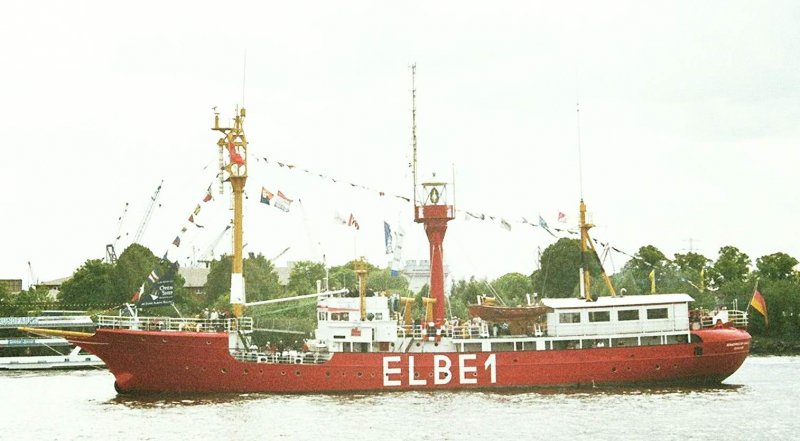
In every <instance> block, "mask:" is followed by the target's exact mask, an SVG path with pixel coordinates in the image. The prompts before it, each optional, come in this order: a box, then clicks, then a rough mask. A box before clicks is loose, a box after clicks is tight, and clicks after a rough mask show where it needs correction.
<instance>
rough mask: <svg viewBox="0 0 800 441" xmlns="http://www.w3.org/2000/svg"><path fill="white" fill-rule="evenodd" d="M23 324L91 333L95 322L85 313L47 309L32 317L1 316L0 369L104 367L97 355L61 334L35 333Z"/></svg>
mask: <svg viewBox="0 0 800 441" xmlns="http://www.w3.org/2000/svg"><path fill="white" fill-rule="evenodd" d="M21 326H27V327H36V328H41V329H49V330H55V329H58V330H66V331H73V332H91V331H94V329H95V325H94V322H92V319H91V317H89V316H88V315H86V314H85V313H83V312H75V311H44V312H43V313H42V315H40V316H33V317H0V369H4V370H33V369H85V368H93V367H100V366H103V365H104V363H103V361H102V360H100V358H98V357H97V356H96V355H93V354H90V353H88V352H86V351H84V350H82V349H81V348H80V347H78V346H75V345H74V344H72V343H70V342H69V341H67V339H66V338H64V337H59V336H43V337H39V336H32V335H31V334H29V333H25V332H21V331H19V330H18V329H17V328H19V327H21Z"/></svg>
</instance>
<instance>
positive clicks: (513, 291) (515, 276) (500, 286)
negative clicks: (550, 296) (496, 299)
mask: <svg viewBox="0 0 800 441" xmlns="http://www.w3.org/2000/svg"><path fill="white" fill-rule="evenodd" d="M492 286H493V287H494V289H495V290H497V294H498V295H499V296H500V298H502V299H503V301H504V302H505V303H506V305H509V306H513V305H524V304H526V303H527V297H526V296H525V294H532V293H533V283H532V282H531V278H530V277H527V276H524V275H522V274H520V273H508V274H504V275H502V276H500V277H499V278H498V279H497V280H495V281H494V282H492Z"/></svg>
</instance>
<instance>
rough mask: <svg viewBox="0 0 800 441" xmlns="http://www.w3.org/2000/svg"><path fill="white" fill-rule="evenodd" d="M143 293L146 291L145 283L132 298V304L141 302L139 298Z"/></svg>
mask: <svg viewBox="0 0 800 441" xmlns="http://www.w3.org/2000/svg"><path fill="white" fill-rule="evenodd" d="M142 291H144V283H142V286H140V287H139V289H137V290H136V292H134V293H133V297H131V303H136V302H138V301H139V297H140V296H141V295H142Z"/></svg>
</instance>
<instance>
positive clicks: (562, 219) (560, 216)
mask: <svg viewBox="0 0 800 441" xmlns="http://www.w3.org/2000/svg"><path fill="white" fill-rule="evenodd" d="M558 221H559V222H566V221H567V215H566V214H564V213H562V212H560V211H559V212H558Z"/></svg>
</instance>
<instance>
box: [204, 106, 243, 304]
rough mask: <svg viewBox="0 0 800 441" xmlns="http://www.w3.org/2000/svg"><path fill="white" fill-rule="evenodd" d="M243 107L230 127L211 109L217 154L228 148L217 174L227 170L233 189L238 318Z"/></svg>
mask: <svg viewBox="0 0 800 441" xmlns="http://www.w3.org/2000/svg"><path fill="white" fill-rule="evenodd" d="M246 114H247V113H246V112H245V109H244V107H242V109H241V110H239V111H237V114H236V117H235V118H234V120H233V127H220V125H219V113H218V112H214V127H213V128H212V130H216V131H218V132H221V133H222V135H223V136H222V137H221V138H220V139H219V141H217V146H218V147H219V151H220V156H222V151H223V149H227V151H228V160H227V161H223V162H222V164H221V168H222V169H221V170H220V173H223V174H225V173H227V180H228V181H229V182H230V183H231V189H232V190H233V256H231V305H233V315H234V316H235V317H241V316H242V313H243V311H244V303H245V289H244V275H243V270H244V260H243V258H242V248H243V246H242V238H243V236H244V234H243V226H242V223H243V221H242V218H243V215H242V199H243V198H242V196H243V195H244V184H245V182H246V181H247V138H245V135H244V126H243V124H244V118H245V116H246Z"/></svg>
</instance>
